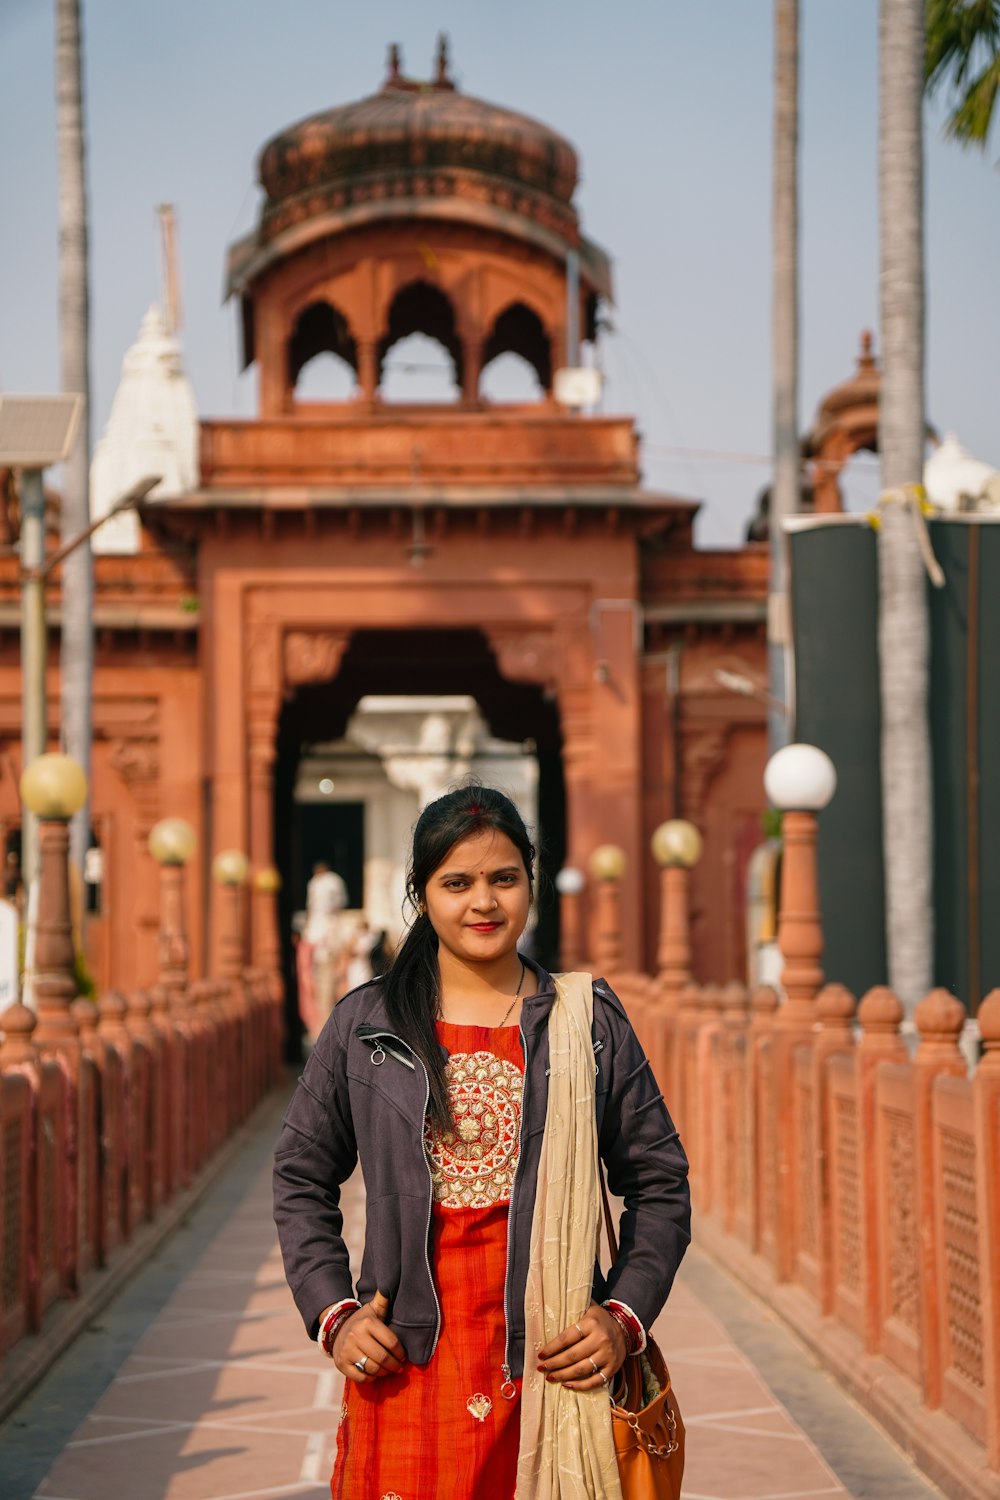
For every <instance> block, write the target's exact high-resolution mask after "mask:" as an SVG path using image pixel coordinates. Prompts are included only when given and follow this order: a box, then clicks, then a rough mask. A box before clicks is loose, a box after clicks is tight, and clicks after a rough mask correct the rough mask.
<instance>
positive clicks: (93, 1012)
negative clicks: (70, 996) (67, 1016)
mask: <svg viewBox="0 0 1000 1500" xmlns="http://www.w3.org/2000/svg"><path fill="white" fill-rule="evenodd" d="M70 1012H71V1013H72V1016H73V1020H74V1021H75V1022H76V1024H77V1026H78V1027H79V1029H80V1035H81V1037H86V1036H90V1037H93V1035H94V1033H95V1032H96V1030H97V1020H98V1016H97V1006H96V1005H95V1004H94V1002H93V1000H86V999H85V998H84V997H83V996H82V995H81V996H80V997H79V999H77V1000H74V1001H73V1004H72V1005H71V1006H70Z"/></svg>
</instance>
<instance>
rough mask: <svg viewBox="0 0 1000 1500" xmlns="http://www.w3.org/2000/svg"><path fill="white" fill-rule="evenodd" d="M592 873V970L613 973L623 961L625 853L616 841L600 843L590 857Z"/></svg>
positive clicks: (607, 974) (605, 973) (597, 972)
mask: <svg viewBox="0 0 1000 1500" xmlns="http://www.w3.org/2000/svg"><path fill="white" fill-rule="evenodd" d="M590 873H591V875H593V877H594V882H595V885H594V897H595V911H594V972H595V973H596V974H603V975H605V976H607V977H610V976H612V975H613V974H616V973H617V972H618V970H619V969H620V968H621V962H622V921H621V879H622V876H623V875H624V873H625V855H624V852H623V851H622V850H621V849H619V848H618V846H617V845H616V844H602V845H601V847H600V848H599V849H595V850H594V853H593V854H592V855H591V857H590Z"/></svg>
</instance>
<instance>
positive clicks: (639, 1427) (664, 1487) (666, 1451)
mask: <svg viewBox="0 0 1000 1500" xmlns="http://www.w3.org/2000/svg"><path fill="white" fill-rule="evenodd" d="M601 1196H602V1198H603V1200H604V1224H605V1228H606V1230H607V1235H608V1248H609V1250H610V1253H611V1264H612V1265H614V1263H615V1261H616V1260H617V1259H618V1242H617V1238H616V1236H615V1230H614V1225H613V1223H612V1221H611V1206H610V1204H609V1203H608V1190H607V1188H606V1187H605V1185H604V1172H603V1171H601ZM611 1428H612V1433H613V1436H614V1442H615V1453H616V1454H617V1457H618V1478H619V1480H620V1482H621V1488H622V1500H680V1494H681V1482H682V1480H683V1478H684V1423H683V1422H682V1420H681V1412H680V1407H679V1406H678V1405H677V1397H676V1396H675V1395H674V1392H673V1389H672V1387H671V1384H670V1372H669V1371H668V1369H667V1366H666V1361H665V1360H664V1358H663V1355H662V1354H661V1353H660V1351H659V1348H658V1347H657V1345H656V1343H655V1342H654V1340H653V1339H651V1338H650V1337H649V1336H648V1334H647V1337H646V1347H645V1349H644V1350H643V1352H642V1353H641V1354H630V1355H629V1356H628V1358H627V1359H626V1361H625V1363H624V1365H623V1366H622V1368H621V1370H620V1371H619V1372H618V1375H617V1376H616V1377H615V1381H614V1386H613V1389H612V1393H611Z"/></svg>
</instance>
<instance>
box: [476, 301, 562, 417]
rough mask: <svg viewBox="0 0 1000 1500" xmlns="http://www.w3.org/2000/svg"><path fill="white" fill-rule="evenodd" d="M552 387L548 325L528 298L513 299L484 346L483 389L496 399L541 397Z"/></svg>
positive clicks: (510, 399)
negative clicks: (528, 301)
mask: <svg viewBox="0 0 1000 1500" xmlns="http://www.w3.org/2000/svg"><path fill="white" fill-rule="evenodd" d="M532 376H533V377H534V378H533V379H532ZM551 389H552V342H551V340H550V338H549V335H548V333H547V332H546V329H545V325H544V323H543V322H542V320H541V318H540V317H539V316H538V314H537V313H536V312H534V311H533V310H532V309H531V308H530V307H528V306H527V305H526V304H525V303H524V302H513V303H511V305H510V306H509V307H506V308H504V310H503V312H502V313H501V314H500V316H499V317H498V318H497V319H496V322H495V323H494V324H493V327H492V329H491V330H490V336H489V338H488V339H487V340H486V343H485V345H484V347H483V377H482V378H481V380H480V391H481V392H482V393H483V395H485V396H486V397H487V398H488V399H489V400H493V401H537V400H540V399H541V398H542V397H544V396H545V395H547V394H548V392H549V391H550V390H551Z"/></svg>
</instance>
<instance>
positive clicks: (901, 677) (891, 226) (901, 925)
mask: <svg viewBox="0 0 1000 1500" xmlns="http://www.w3.org/2000/svg"><path fill="white" fill-rule="evenodd" d="M923 22H924V15H923V0H881V5H880V17H879V221H880V223H879V228H880V253H881V266H880V278H879V280H880V299H881V323H882V382H881V393H880V399H879V452H880V455H881V462H882V489H883V495H884V497H885V499H886V501H887V503H885V504H884V505H883V508H882V525H881V527H880V530H879V537H878V561H879V669H880V677H881V699H882V701H881V708H882V805H883V850H884V855H885V877H886V941H887V947H888V957H889V981H890V983H891V985H892V987H893V988H894V989H895V990H896V992H897V994H898V995H899V997H900V999H901V1000H902V1001H903V1003H904V1004H905V1005H906V1007H907V1008H908V1009H909V1010H912V1008H913V1007H914V1006H915V1005H916V1004H917V1002H918V1001H919V1000H920V999H921V997H922V996H923V995H925V994H926V993H927V991H928V990H929V989H930V988H931V986H932V983H933V954H934V929H933V915H934V914H933V828H932V821H931V819H932V806H931V745H930V727H929V723H928V712H927V699H928V671H929V668H928V654H929V639H928V638H929V619H928V608H927V594H926V589H927V580H926V576H925V573H924V565H923V562H922V560H921V555H920V549H919V546H918V543H917V533H916V526H915V523H914V517H913V514H912V510H911V508H909V507H908V506H907V505H906V504H904V503H889V502H890V501H891V499H896V500H902V499H903V498H904V497H905V496H906V495H907V494H909V495H911V496H912V493H913V490H912V487H913V486H916V485H919V484H920V481H921V476H922V474H923V464H924V251H923V135H922V118H921V105H922V101H923V61H924V24H923Z"/></svg>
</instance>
